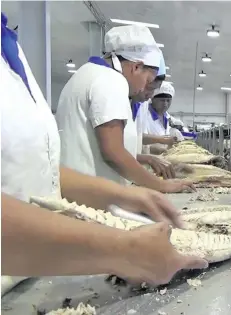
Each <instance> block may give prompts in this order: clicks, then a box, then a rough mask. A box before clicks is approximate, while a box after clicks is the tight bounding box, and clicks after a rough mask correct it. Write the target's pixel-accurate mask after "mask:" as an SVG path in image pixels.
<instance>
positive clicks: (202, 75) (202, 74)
mask: <svg viewBox="0 0 231 315" xmlns="http://www.w3.org/2000/svg"><path fill="white" fill-rule="evenodd" d="M206 76H207V74H206V73H205V72H204V71H203V70H202V71H201V72H200V73H199V77H201V78H205V77H206Z"/></svg>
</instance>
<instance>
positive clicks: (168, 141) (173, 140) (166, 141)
mask: <svg viewBox="0 0 231 315" xmlns="http://www.w3.org/2000/svg"><path fill="white" fill-rule="evenodd" d="M177 142H178V141H177V137H163V144H167V145H168V146H173V145H174V144H176V143H177Z"/></svg>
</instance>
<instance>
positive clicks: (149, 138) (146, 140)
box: [143, 134, 166, 145]
mask: <svg viewBox="0 0 231 315" xmlns="http://www.w3.org/2000/svg"><path fill="white" fill-rule="evenodd" d="M165 140H166V137H164V136H155V135H149V134H143V145H149V144H155V143H160V144H165Z"/></svg>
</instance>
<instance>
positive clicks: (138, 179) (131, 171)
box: [107, 149, 163, 191]
mask: <svg viewBox="0 0 231 315" xmlns="http://www.w3.org/2000/svg"><path fill="white" fill-rule="evenodd" d="M107 161H108V164H109V165H110V166H111V167H112V168H113V169H114V170H115V171H116V172H118V173H119V174H120V175H121V176H122V177H124V178H126V179H127V180H129V181H131V182H133V183H136V184H137V185H139V186H143V187H146V188H150V189H154V190H158V191H162V186H163V181H161V180H160V179H159V178H158V177H157V176H155V175H153V174H151V173H149V172H148V171H147V170H146V169H145V168H144V167H143V166H142V165H141V164H140V163H139V162H138V161H137V160H136V159H135V158H134V157H133V156H132V155H131V154H130V153H129V152H128V151H127V150H125V149H124V150H121V151H120V152H116V153H114V152H113V153H112V154H111V155H110V157H107Z"/></svg>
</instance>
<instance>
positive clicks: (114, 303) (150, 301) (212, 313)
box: [1, 190, 231, 315]
mask: <svg viewBox="0 0 231 315" xmlns="http://www.w3.org/2000/svg"><path fill="white" fill-rule="evenodd" d="M200 192H206V191H205V190H201V191H200ZM191 196H192V195H191V194H174V195H171V201H173V202H174V203H175V204H176V205H177V206H178V207H179V208H183V207H197V206H205V205H208V204H215V203H216V204H231V195H218V197H219V198H220V199H219V200H218V201H215V202H214V201H213V202H211V203H208V202H206V203H205V202H200V201H198V202H189V199H190V197H191ZM196 276H197V277H198V278H200V279H201V286H198V287H196V288H194V287H192V286H190V285H189V284H188V283H187V281H186V280H187V279H193V278H195V277H196ZM166 287H167V292H166V293H165V294H164V295H161V294H160V292H159V290H158V289H159V288H158V289H157V288H156V289H153V290H150V291H144V292H132V291H131V290H130V288H129V287H123V288H121V289H118V288H112V287H111V286H110V285H109V284H108V283H105V282H104V276H90V277H83V276H82V277H52V278H40V279H29V280H26V281H24V282H23V283H21V284H19V285H18V286H17V287H16V288H15V289H13V290H12V291H11V292H10V293H8V294H7V295H5V296H4V297H3V298H2V313H1V314H2V315H36V314H39V313H37V310H39V311H41V313H40V314H44V313H43V311H44V310H46V311H47V312H48V311H51V310H52V309H54V310H55V309H57V308H59V307H61V306H62V303H63V301H64V299H65V298H71V299H72V301H71V304H72V305H73V306H77V304H78V303H79V302H84V303H87V302H89V303H90V304H91V305H94V306H97V307H98V311H97V314H101V315H129V314H137V315H141V314H142V315H165V314H166V315H231V299H230V292H231V261H227V262H225V263H222V264H216V265H212V266H211V268H210V269H209V270H206V271H205V272H202V273H198V272H196V271H194V272H189V273H187V274H186V273H184V274H181V275H179V276H178V277H176V278H175V279H174V280H173V281H172V283H170V284H169V285H168V286H166ZM162 289H163V287H162Z"/></svg>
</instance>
